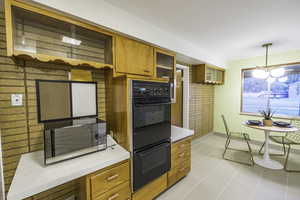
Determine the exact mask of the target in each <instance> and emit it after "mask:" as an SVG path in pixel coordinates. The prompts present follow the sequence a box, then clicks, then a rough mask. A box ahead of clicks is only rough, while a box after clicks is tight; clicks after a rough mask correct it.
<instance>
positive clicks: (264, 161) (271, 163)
mask: <svg viewBox="0 0 300 200" xmlns="http://www.w3.org/2000/svg"><path fill="white" fill-rule="evenodd" d="M243 125H245V126H246V127H249V128H253V129H258V130H262V131H264V132H265V142H266V144H265V149H264V150H265V152H264V155H263V158H261V157H254V162H255V163H256V164H258V165H260V166H262V167H265V168H268V169H283V165H282V164H281V163H279V162H277V161H275V160H272V159H271V158H270V153H269V135H270V132H276V133H287V132H296V131H298V129H297V128H295V127H291V128H283V127H278V126H255V125H249V124H247V122H244V123H243Z"/></svg>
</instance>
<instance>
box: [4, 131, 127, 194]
mask: <svg viewBox="0 0 300 200" xmlns="http://www.w3.org/2000/svg"><path fill="white" fill-rule="evenodd" d="M107 142H108V144H107V145H108V146H110V145H112V144H116V143H115V141H114V140H113V139H112V138H111V137H110V136H108V139H107ZM129 157H130V154H129V152H128V151H126V150H125V149H124V148H122V147H121V146H120V145H117V144H116V145H115V146H114V147H113V149H112V148H107V149H106V150H104V151H99V152H95V153H91V154H88V155H85V156H82V157H78V158H74V159H71V160H67V161H63V162H60V163H57V164H53V165H49V166H45V165H44V152H43V151H36V152H33V153H27V154H23V155H22V156H21V159H20V162H19V165H18V167H17V171H16V173H15V176H14V178H13V181H12V184H11V186H10V189H9V192H8V194H7V200H21V199H24V198H26V197H30V196H32V195H35V194H38V193H40V192H43V191H45V190H48V189H50V188H53V187H55V186H58V185H61V184H63V183H66V182H69V181H71V180H74V179H77V178H79V177H82V176H85V175H87V174H90V173H92V172H95V171H97V170H100V169H103V168H105V167H108V166H110V165H113V164H115V163H118V162H121V161H123V160H126V159H129Z"/></svg>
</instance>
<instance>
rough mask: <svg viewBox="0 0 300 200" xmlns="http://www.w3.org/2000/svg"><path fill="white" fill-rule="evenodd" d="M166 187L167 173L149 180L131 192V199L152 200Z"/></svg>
mask: <svg viewBox="0 0 300 200" xmlns="http://www.w3.org/2000/svg"><path fill="white" fill-rule="evenodd" d="M166 189H167V174H164V175H162V176H161V177H159V178H157V179H155V180H154V181H152V182H150V183H149V184H147V185H146V186H144V187H143V188H142V189H140V190H138V191H137V192H135V193H133V194H132V200H152V199H154V198H155V197H156V196H158V195H159V194H160V193H162V192H163V191H165V190H166Z"/></svg>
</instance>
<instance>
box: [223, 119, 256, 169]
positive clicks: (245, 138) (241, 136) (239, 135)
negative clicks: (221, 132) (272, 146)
mask: <svg viewBox="0 0 300 200" xmlns="http://www.w3.org/2000/svg"><path fill="white" fill-rule="evenodd" d="M221 116H222V119H223V123H224V126H225V130H226V136H227V139H226V143H225V150H224V152H223V159H225V160H229V161H232V162H236V163H240V164H245V165H250V166H253V165H254V160H253V156H252V149H251V146H250V144H249V141H250V136H249V134H247V133H241V132H232V131H230V130H229V128H228V125H227V122H226V119H225V116H224V115H221ZM234 138H237V139H242V140H243V141H245V142H246V144H247V146H248V150H242V149H236V148H231V147H229V145H230V142H231V139H234ZM228 149H229V150H234V151H241V152H246V153H248V154H249V156H250V162H242V161H238V160H233V159H229V158H226V157H225V154H226V151H227V150H228Z"/></svg>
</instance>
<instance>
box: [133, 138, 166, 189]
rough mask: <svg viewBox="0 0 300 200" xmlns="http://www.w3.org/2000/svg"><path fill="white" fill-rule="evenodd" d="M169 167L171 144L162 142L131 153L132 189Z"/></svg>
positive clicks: (137, 187)
mask: <svg viewBox="0 0 300 200" xmlns="http://www.w3.org/2000/svg"><path fill="white" fill-rule="evenodd" d="M170 167H171V144H170V142H164V143H161V144H159V145H156V146H154V147H151V148H148V149H145V150H141V151H137V152H134V153H133V191H137V190H138V189H140V188H141V187H143V186H144V185H146V184H147V183H149V182H150V181H152V180H154V179H155V178H157V177H159V176H161V175H163V174H164V173H166V172H168V171H169V170H170Z"/></svg>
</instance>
